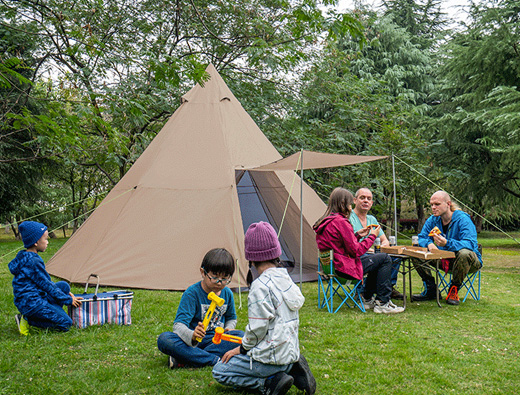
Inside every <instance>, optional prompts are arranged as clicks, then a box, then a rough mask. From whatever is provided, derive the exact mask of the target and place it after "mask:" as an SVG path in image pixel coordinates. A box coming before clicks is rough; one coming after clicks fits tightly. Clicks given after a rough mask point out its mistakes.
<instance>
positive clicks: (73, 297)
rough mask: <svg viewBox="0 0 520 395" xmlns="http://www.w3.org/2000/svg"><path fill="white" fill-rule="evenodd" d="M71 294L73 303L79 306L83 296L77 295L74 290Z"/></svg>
mask: <svg viewBox="0 0 520 395" xmlns="http://www.w3.org/2000/svg"><path fill="white" fill-rule="evenodd" d="M69 295H70V296H71V297H72V305H73V306H74V307H79V306H80V305H81V301H82V300H83V298H82V297H80V296H75V295H74V294H73V293H72V292H69Z"/></svg>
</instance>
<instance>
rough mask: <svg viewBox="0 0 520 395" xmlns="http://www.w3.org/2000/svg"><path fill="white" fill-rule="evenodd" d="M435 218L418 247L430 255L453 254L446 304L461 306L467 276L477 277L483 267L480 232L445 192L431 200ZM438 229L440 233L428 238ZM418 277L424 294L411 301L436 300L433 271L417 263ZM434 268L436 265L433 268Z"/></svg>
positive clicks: (426, 226) (428, 221)
mask: <svg viewBox="0 0 520 395" xmlns="http://www.w3.org/2000/svg"><path fill="white" fill-rule="evenodd" d="M430 206H431V209H432V215H431V216H430V218H428V219H427V220H426V222H425V224H424V226H423V228H422V230H421V233H419V245H420V246H421V247H427V248H428V250H429V251H435V250H445V251H453V252H454V253H455V258H454V259H451V260H450V269H451V270H452V280H451V285H450V290H449V292H448V296H447V298H446V303H448V304H451V305H458V304H459V296H458V290H459V287H460V286H461V284H462V283H463V282H464V279H465V278H466V276H467V275H468V273H475V272H476V271H478V270H479V269H480V268H481V267H482V255H481V254H480V252H479V250H478V243H477V229H476V228H475V225H474V224H473V222H472V221H471V218H470V216H469V215H468V214H466V213H465V212H463V211H462V210H460V209H459V207H458V206H457V205H456V204H455V203H454V202H452V201H451V199H450V196H449V195H448V194H447V193H446V192H444V191H437V192H435V193H434V194H433V195H432V197H431V198H430ZM435 227H437V228H438V229H439V230H440V231H441V233H440V234H435V235H433V236H429V233H430V231H431V230H432V229H434V228H435ZM414 266H415V268H416V270H417V273H419V275H420V276H421V278H422V280H423V281H424V286H425V289H424V292H423V293H422V294H420V295H413V297H412V300H414V301H423V300H432V299H436V294H435V292H436V285H435V279H434V278H433V276H432V274H431V271H430V269H427V268H425V267H424V265H420V264H418V262H414ZM433 266H434V265H433Z"/></svg>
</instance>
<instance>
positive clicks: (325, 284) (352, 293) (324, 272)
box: [318, 250, 365, 313]
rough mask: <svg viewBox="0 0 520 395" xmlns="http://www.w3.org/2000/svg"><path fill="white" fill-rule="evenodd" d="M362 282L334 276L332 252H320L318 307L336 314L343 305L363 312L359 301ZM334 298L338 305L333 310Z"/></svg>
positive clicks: (363, 308) (363, 309) (363, 307)
mask: <svg viewBox="0 0 520 395" xmlns="http://www.w3.org/2000/svg"><path fill="white" fill-rule="evenodd" d="M361 284H363V280H357V279H352V280H349V279H346V278H343V277H339V276H337V275H336V273H335V270H334V260H333V252H332V250H330V251H320V252H319V255H318V307H319V308H320V309H322V308H324V307H327V310H328V312H329V313H336V312H337V311H338V310H339V309H340V308H341V306H343V305H344V304H345V305H347V306H348V307H357V308H358V309H360V310H361V311H362V312H365V306H364V305H363V302H362V300H361V293H360V286H361ZM334 298H336V299H337V303H339V305H338V306H337V307H336V308H334Z"/></svg>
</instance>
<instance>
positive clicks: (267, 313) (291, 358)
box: [213, 222, 316, 395]
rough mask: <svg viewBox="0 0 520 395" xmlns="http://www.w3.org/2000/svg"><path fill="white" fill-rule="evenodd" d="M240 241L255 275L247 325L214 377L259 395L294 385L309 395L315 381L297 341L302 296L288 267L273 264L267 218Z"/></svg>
mask: <svg viewBox="0 0 520 395" xmlns="http://www.w3.org/2000/svg"><path fill="white" fill-rule="evenodd" d="M244 244H245V257H246V259H247V260H249V262H250V263H251V264H252V265H254V267H255V268H256V270H257V272H258V274H259V276H258V278H257V279H256V280H254V281H253V283H252V285H251V289H250V291H249V296H248V300H247V301H248V315H249V323H248V324H247V327H246V330H245V334H244V337H243V338H242V344H241V345H240V346H239V347H236V348H235V349H233V350H230V351H228V352H227V353H226V354H224V356H223V357H222V360H221V361H220V362H218V363H217V364H216V365H215V366H214V367H213V377H214V378H215V379H216V380H217V381H218V382H219V383H221V384H224V385H229V386H233V387H240V388H247V389H255V390H259V391H260V392H261V393H263V394H270V395H273V394H279V395H282V394H286V393H287V392H288V391H289V390H290V388H291V386H292V385H293V384H294V385H295V386H296V387H297V388H298V389H300V390H302V391H305V393H306V394H314V393H315V391H316V380H315V379H314V376H313V375H312V372H311V370H310V368H309V365H308V363H307V361H306V360H305V358H304V357H303V355H301V354H300V347H299V341H298V327H299V317H298V310H299V309H300V308H301V307H302V306H303V302H304V301H305V298H304V297H303V295H302V293H301V291H300V289H299V288H298V286H296V284H294V282H293V281H292V279H291V277H290V276H289V274H288V273H287V269H285V268H281V267H278V264H279V262H280V260H279V258H280V255H281V254H282V249H281V247H280V242H279V241H278V236H277V235H276V231H275V230H274V229H273V227H272V226H271V225H270V224H269V223H267V222H257V223H254V224H251V226H249V229H248V230H247V232H246V235H245V240H244Z"/></svg>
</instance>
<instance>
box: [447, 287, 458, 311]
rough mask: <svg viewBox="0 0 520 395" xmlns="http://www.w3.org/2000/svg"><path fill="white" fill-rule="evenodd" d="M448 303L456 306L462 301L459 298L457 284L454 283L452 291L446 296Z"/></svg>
mask: <svg viewBox="0 0 520 395" xmlns="http://www.w3.org/2000/svg"><path fill="white" fill-rule="evenodd" d="M446 303H447V304H451V305H453V306H456V305H458V304H459V303H460V300H459V289H458V287H457V286H456V285H452V286H451V287H450V291H449V292H448V296H447V297H446Z"/></svg>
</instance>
